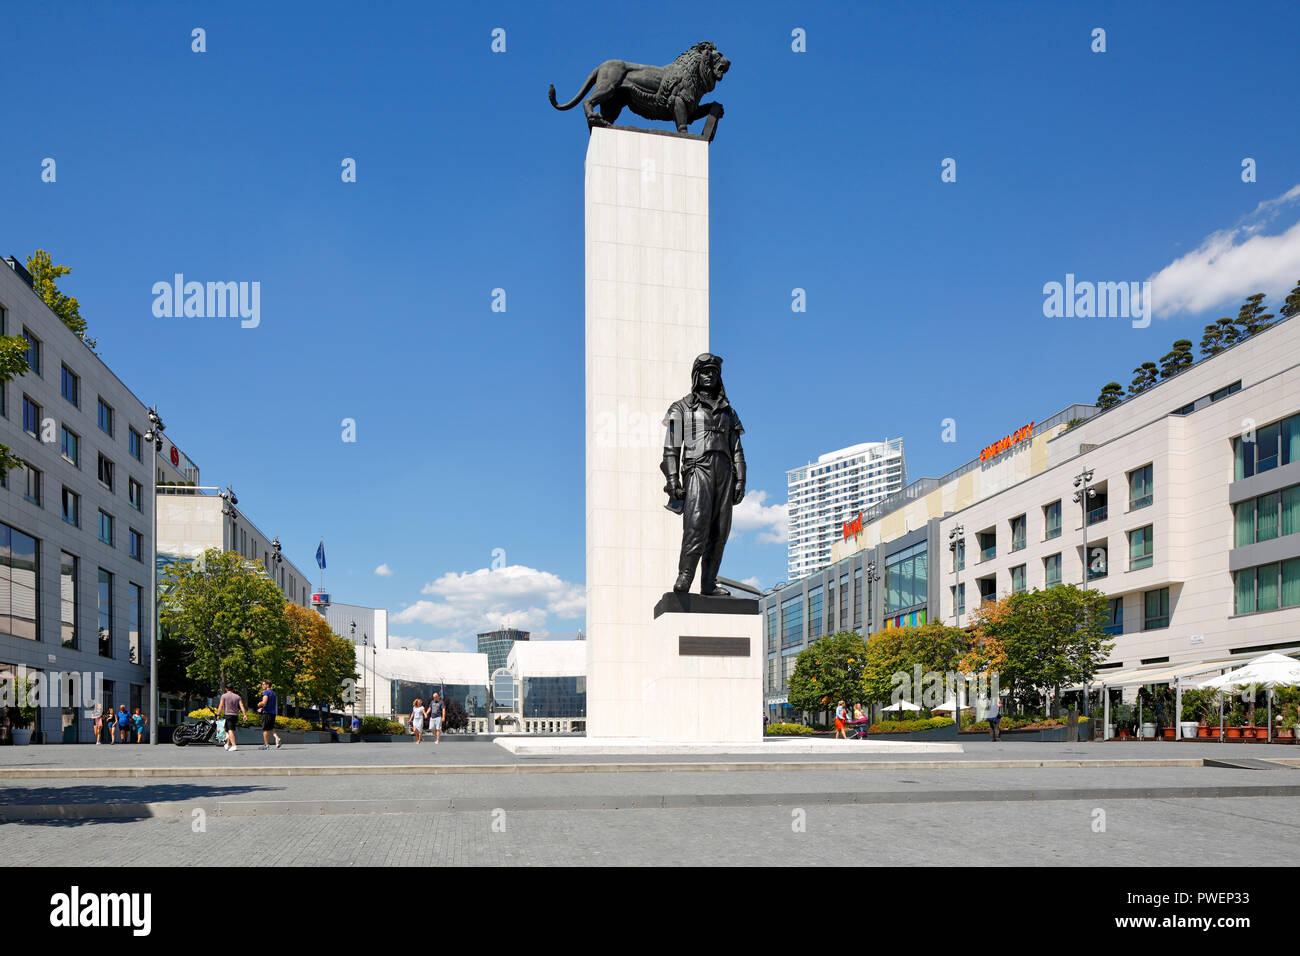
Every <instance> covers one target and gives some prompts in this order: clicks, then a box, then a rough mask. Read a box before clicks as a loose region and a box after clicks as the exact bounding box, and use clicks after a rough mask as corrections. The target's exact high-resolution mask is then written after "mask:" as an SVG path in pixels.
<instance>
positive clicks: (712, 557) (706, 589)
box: [700, 552, 731, 597]
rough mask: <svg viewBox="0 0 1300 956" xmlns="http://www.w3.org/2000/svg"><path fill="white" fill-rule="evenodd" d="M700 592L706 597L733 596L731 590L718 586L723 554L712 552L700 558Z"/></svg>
mask: <svg viewBox="0 0 1300 956" xmlns="http://www.w3.org/2000/svg"><path fill="white" fill-rule="evenodd" d="M700 565H701V570H700V593H701V594H703V595H705V596H706V597H731V592H730V591H728V590H727V589H726V588H724V587H719V586H718V568H719V567H720V566H721V565H722V555H720V554H715V553H713V552H710V553H708V554H706V555H704V557H703V558H702V559H701V560H700Z"/></svg>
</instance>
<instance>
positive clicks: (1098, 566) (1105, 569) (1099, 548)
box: [1088, 544, 1110, 581]
mask: <svg viewBox="0 0 1300 956" xmlns="http://www.w3.org/2000/svg"><path fill="white" fill-rule="evenodd" d="M1109 573H1110V553H1109V549H1108V547H1107V546H1106V545H1104V544H1093V545H1089V546H1088V580H1089V581H1094V580H1096V579H1097V578H1104V577H1105V576H1106V575H1108V574H1109Z"/></svg>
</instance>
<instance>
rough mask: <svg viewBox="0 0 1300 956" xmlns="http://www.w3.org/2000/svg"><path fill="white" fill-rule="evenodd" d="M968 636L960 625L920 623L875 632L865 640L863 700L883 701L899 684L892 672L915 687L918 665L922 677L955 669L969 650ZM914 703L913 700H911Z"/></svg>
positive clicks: (915, 690)
mask: <svg viewBox="0 0 1300 956" xmlns="http://www.w3.org/2000/svg"><path fill="white" fill-rule="evenodd" d="M970 644H971V636H970V635H969V634H967V633H966V632H965V631H964V630H962V629H961V628H956V627H949V626H948V625H946V624H936V623H933V622H932V623H930V624H923V625H922V626H920V627H889V628H885V629H884V630H883V631H877V632H876V633H875V634H872V635H871V637H870V638H869V639H868V640H867V666H866V669H865V670H864V672H863V676H862V691H863V694H864V695H865V697H866V699H867V700H870V701H876V702H878V703H885V702H888V701H889V700H891V698H892V697H893V693H894V688H895V687H897V686H899V681H898V680H896V679H895V676H894V675H896V674H905V675H907V679H908V681H909V682H910V683H911V686H912V694H911V697H917V696H918V695H919V694H920V693H921V690H922V688H921V687H916V686H915V684H916V674H917V670H916V669H917V668H918V667H919V668H920V669H921V670H920V674H921V676H922V678H924V676H925V675H926V674H928V673H931V672H935V673H939V674H945V675H946V674H947V673H948V671H954V672H955V671H957V670H958V669H959V666H960V664H961V661H962V657H963V656H964V655H965V654H966V653H967V651H968V650H969V649H970ZM913 703H915V701H913Z"/></svg>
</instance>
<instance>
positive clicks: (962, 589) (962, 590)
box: [952, 584, 966, 617]
mask: <svg viewBox="0 0 1300 956" xmlns="http://www.w3.org/2000/svg"><path fill="white" fill-rule="evenodd" d="M952 603H953V607H955V608H956V609H957V616H958V617H961V616H962V615H963V614H965V613H966V585H965V584H959V585H957V586H956V587H955V588H953V589H952Z"/></svg>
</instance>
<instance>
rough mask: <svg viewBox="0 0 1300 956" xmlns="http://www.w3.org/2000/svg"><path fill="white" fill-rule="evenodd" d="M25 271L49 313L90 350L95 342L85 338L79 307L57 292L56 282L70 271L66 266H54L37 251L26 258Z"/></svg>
mask: <svg viewBox="0 0 1300 956" xmlns="http://www.w3.org/2000/svg"><path fill="white" fill-rule="evenodd" d="M27 271H28V272H30V273H31V274H32V282H33V284H34V286H35V288H36V294H37V295H39V296H40V297H41V299H42V300H44V302H45V304H46V305H48V306H49V307H50V311H51V312H53V313H54V314H55V315H57V316H58V317H59V318H60V319H62V320H63V324H64V325H66V326H67V327H68V328H70V329H72V331H73V332H74V333H76V336H77V338H79V339H81V341H83V342H85V343H86V344H87V345H88V346H90V347H91V348H92V349H93V348H94V347H95V344H96V343H95V340H94V339H91V338H87V337H86V320H85V319H83V318H82V317H81V306H80V304H79V303H78V302H77V300H76V299H75V298H73V297H72V296H69V295H64V294H63V293H62V292H60V291H59V286H58V280H59V279H60V278H62V277H63V276H65V275H67V274H68V273H69V272H71V271H72V269H70V268H69V267H68V266H56V265H55V264H54V262H53V260H51V259H50V254H49V253H48V252H46V251H45V250H44V249H37V250H36V251H35V252H33V253H32V254H31V255H30V256H28V257H27Z"/></svg>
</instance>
